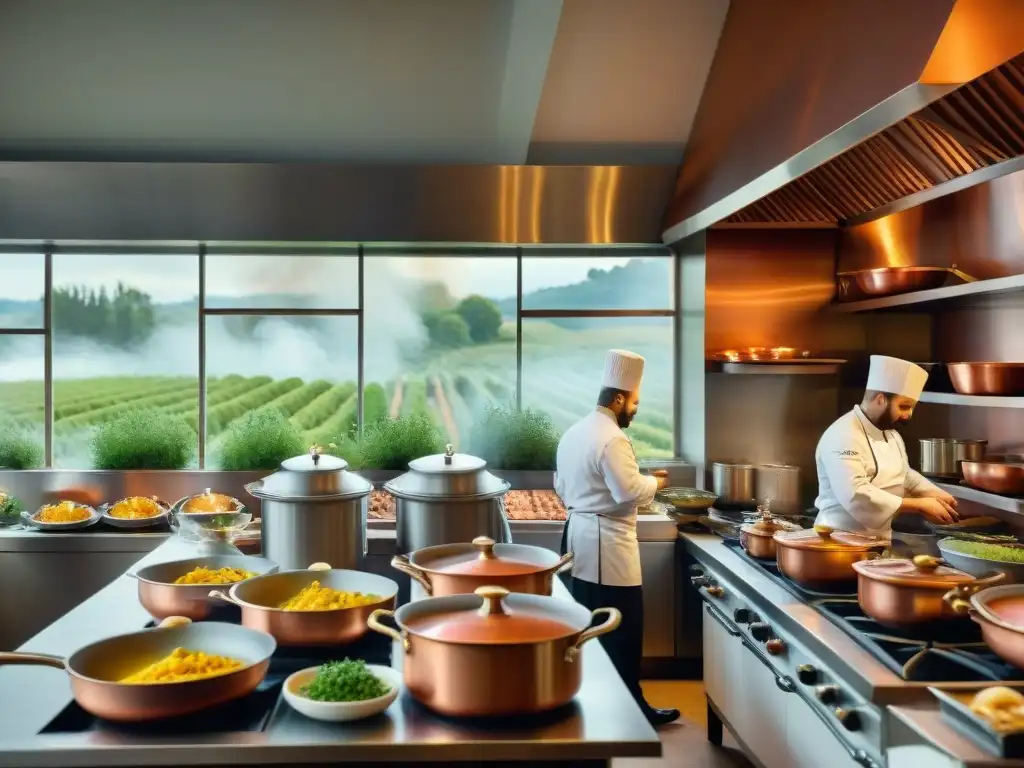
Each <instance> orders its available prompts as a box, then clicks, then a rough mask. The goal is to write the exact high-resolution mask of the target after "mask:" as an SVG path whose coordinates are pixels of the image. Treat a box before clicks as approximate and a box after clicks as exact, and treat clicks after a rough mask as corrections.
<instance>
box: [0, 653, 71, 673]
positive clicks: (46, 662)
mask: <svg viewBox="0 0 1024 768" xmlns="http://www.w3.org/2000/svg"><path fill="white" fill-rule="evenodd" d="M5 664H11V665H24V666H31V667H56V668H57V669H65V668H66V667H65V665H64V658H63V657H62V656H52V655H50V654H49V653H12V652H8V651H0V667H2V666H4V665H5Z"/></svg>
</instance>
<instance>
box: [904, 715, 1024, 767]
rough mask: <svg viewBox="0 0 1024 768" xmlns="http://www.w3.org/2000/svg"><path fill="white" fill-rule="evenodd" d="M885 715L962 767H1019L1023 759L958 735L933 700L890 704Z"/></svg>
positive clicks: (1023, 764)
mask: <svg viewBox="0 0 1024 768" xmlns="http://www.w3.org/2000/svg"><path fill="white" fill-rule="evenodd" d="M889 714H890V715H891V716H892V717H895V718H897V719H898V720H899V721H900V722H902V723H903V724H904V725H906V726H907V727H908V728H910V730H911V731H913V732H914V733H915V734H917V735H918V736H920V737H921V738H922V739H924V740H925V741H927V742H928V743H929V744H930V746H931V747H933V748H934V749H936V750H937V751H939V752H941V753H943V754H945V755H948V756H949V757H951V758H953V760H955V761H957V762H959V763H960V765H961V766H963V768H1022V766H1024V760H1006V759H1003V758H1000V757H995V756H994V755H991V754H989V753H988V752H985V751H984V750H982V749H981V748H980V747H979V746H977V745H976V744H975V743H974V742H973V741H971V740H970V739H968V738H967V737H966V736H961V735H960V734H959V733H958V732H957V731H955V730H954V729H953V728H952V727H950V726H949V725H947V724H946V723H945V722H943V720H942V714H941V713H940V712H939V708H938V705H937V704H935V703H922V704H913V705H907V706H900V707H890V708H889Z"/></svg>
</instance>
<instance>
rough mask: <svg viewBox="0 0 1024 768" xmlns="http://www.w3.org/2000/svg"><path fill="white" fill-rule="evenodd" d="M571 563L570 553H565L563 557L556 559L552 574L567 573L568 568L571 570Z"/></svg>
mask: <svg viewBox="0 0 1024 768" xmlns="http://www.w3.org/2000/svg"><path fill="white" fill-rule="evenodd" d="M572 563H573V557H572V552H566V553H565V554H564V555H562V556H561V557H560V558H559V559H558V562H557V563H555V568H554V572H555V573H556V574H559V573H561V572H562V571H567V570H569V569H570V568H572Z"/></svg>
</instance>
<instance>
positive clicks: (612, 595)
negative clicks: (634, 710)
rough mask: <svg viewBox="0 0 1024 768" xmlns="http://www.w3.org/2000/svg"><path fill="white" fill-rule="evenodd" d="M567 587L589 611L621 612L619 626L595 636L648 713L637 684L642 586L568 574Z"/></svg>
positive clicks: (642, 602) (642, 623)
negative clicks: (591, 580) (618, 584)
mask: <svg viewBox="0 0 1024 768" xmlns="http://www.w3.org/2000/svg"><path fill="white" fill-rule="evenodd" d="M569 591H570V592H572V596H573V598H575V600H576V602H578V603H580V604H581V605H584V606H586V607H587V608H589V609H590V610H592V611H593V610H595V609H597V608H618V609H619V611H620V612H621V613H622V623H621V624H620V625H619V627H618V629H616V630H614V631H612V632H609V633H608V634H606V635H601V637H599V638H598V640H599V641H600V642H601V645H603V646H604V649H605V651H606V652H607V653H608V656H609V658H611V660H612V664H614V665H615V669H616V670H617V671H618V673H619V677H621V678H622V680H623V681H624V682H625V683H626V687H627V688H629V692H630V693H631V694H632V695H633V698H634V699H635V700H636V703H637V704H638V705H639V706H640V709H641V710H642V711H643V713H644V714H645V715H646V714H648V713H649V712H650V710H651V707H650V705H649V704H648V703H647V701H646V699H644V692H643V690H641V688H640V661H641V659H642V658H643V653H644V588H643V587H610V586H606V585H604V584H594V583H593V582H590V581H584V580H583V579H574V578H572V577H570V578H569Z"/></svg>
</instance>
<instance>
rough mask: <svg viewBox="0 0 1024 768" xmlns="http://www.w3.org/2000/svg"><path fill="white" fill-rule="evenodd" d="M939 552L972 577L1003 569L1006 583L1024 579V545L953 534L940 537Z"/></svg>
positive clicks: (951, 563)
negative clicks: (960, 536)
mask: <svg viewBox="0 0 1024 768" xmlns="http://www.w3.org/2000/svg"><path fill="white" fill-rule="evenodd" d="M978 538H981V537H978ZM939 551H940V552H942V558H943V559H944V560H945V561H946V562H947V563H949V564H950V565H951V566H953V567H954V568H957V569H959V570H961V571H964V572H965V573H969V574H971V575H972V576H979V577H980V576H985V575H987V574H991V573H992V572H993V571H1002V572H1003V573H1005V574H1006V583H1008V584H1015V583H1021V582H1024V545H1021V544H1017V543H1015V542H1014V543H1010V542H1004V541H1002V540H997V541H977V540H970V539H960V538H953V537H949V538H945V539H940V540H939Z"/></svg>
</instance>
